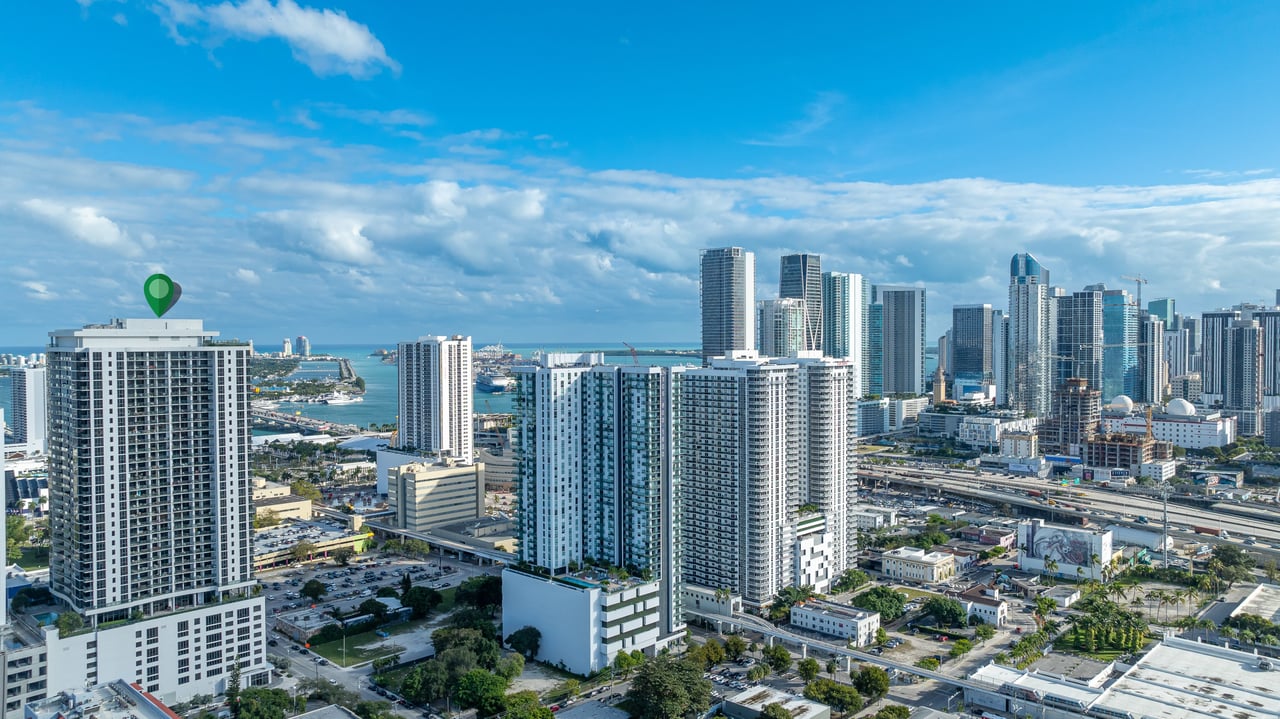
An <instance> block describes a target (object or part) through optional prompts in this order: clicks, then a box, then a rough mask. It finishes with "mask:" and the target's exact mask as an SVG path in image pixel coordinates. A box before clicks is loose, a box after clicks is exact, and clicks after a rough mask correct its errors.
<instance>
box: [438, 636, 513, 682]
mask: <svg viewBox="0 0 1280 719" xmlns="http://www.w3.org/2000/svg"><path fill="white" fill-rule="evenodd" d="M431 645H432V646H433V647H435V650H436V652H437V656H442V655H443V654H444V653H445V652H447V651H449V650H450V649H465V650H467V651H468V652H470V653H471V656H472V659H473V661H474V663H475V664H477V665H479V666H480V667H482V668H484V669H493V668H494V666H496V665H497V663H498V659H499V658H501V656H502V650H501V648H499V647H498V642H497V641H495V640H494V639H493V638H491V637H490V636H489V635H487V634H485V633H484V632H482V631H481V630H479V629H473V628H470V627H461V628H457V627H445V628H443V629H437V630H435V631H434V632H432V633H431ZM471 668H472V667H468V668H467V671H470V670H471ZM463 673H465V672H463ZM459 676H460V675H459Z"/></svg>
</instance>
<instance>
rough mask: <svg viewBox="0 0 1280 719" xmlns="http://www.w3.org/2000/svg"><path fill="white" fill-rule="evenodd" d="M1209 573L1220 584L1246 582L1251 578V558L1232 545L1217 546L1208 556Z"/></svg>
mask: <svg viewBox="0 0 1280 719" xmlns="http://www.w3.org/2000/svg"><path fill="white" fill-rule="evenodd" d="M1209 561H1210V571H1211V572H1212V573H1213V574H1214V575H1215V576H1216V577H1217V578H1218V580H1219V581H1221V582H1226V584H1227V588H1228V589H1230V588H1231V585H1232V584H1235V583H1237V582H1247V581H1249V580H1250V579H1251V578H1252V577H1253V565H1254V561H1253V557H1251V556H1249V555H1248V554H1247V553H1246V552H1245V551H1244V550H1243V549H1241V548H1239V547H1237V546H1235V545H1234V544H1219V545H1217V546H1215V547H1214V548H1213V554H1212V555H1210V560H1209Z"/></svg>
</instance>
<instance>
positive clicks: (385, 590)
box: [373, 587, 400, 600]
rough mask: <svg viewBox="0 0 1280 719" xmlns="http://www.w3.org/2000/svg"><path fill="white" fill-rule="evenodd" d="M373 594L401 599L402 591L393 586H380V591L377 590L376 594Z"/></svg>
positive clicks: (380, 597) (385, 597)
mask: <svg viewBox="0 0 1280 719" xmlns="http://www.w3.org/2000/svg"><path fill="white" fill-rule="evenodd" d="M373 596H375V597H378V598H379V599H396V600H399V599H400V592H397V591H396V590H395V589H393V588H391V587H378V591H377V593H376V594H374V595H373Z"/></svg>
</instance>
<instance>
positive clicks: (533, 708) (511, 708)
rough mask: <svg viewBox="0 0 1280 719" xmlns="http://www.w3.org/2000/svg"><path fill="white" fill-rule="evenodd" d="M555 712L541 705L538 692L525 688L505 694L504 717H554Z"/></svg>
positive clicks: (511, 718) (518, 718)
mask: <svg viewBox="0 0 1280 719" xmlns="http://www.w3.org/2000/svg"><path fill="white" fill-rule="evenodd" d="M554 717H555V714H552V713H551V710H550V709H548V708H546V707H544V706H542V700H540V699H539V698H538V693H537V692H535V691H533V690H532V689H525V690H524V691H519V692H516V693H514V694H508V695H507V713H506V715H505V717H504V719H554Z"/></svg>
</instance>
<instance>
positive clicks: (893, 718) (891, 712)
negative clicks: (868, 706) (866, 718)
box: [875, 704, 911, 719]
mask: <svg viewBox="0 0 1280 719" xmlns="http://www.w3.org/2000/svg"><path fill="white" fill-rule="evenodd" d="M910 716H911V710H910V709H908V708H906V707H904V706H902V705H901V704H890V705H888V706H883V707H880V710H879V711H877V712H876V716H875V719H907V718H908V717H910Z"/></svg>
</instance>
